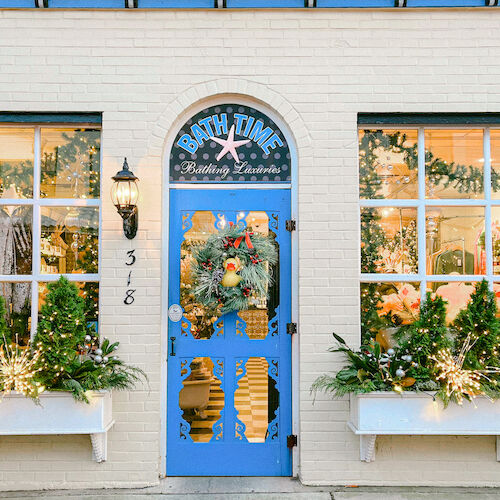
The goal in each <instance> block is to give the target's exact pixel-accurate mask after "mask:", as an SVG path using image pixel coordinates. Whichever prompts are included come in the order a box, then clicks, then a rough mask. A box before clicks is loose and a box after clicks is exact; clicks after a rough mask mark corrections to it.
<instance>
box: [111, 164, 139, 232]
mask: <svg viewBox="0 0 500 500" xmlns="http://www.w3.org/2000/svg"><path fill="white" fill-rule="evenodd" d="M112 179H113V180H114V181H115V182H114V184H113V187H112V188H111V199H112V200H113V203H114V205H115V207H116V208H117V210H118V213H119V214H120V215H121V218H122V219H123V232H124V233H125V236H126V237H127V238H128V239H129V240H132V239H133V238H135V235H136V234H137V227H138V209H137V198H138V197H139V188H138V187H137V181H138V180H139V179H138V178H137V177H136V176H135V175H134V173H133V172H132V171H130V170H129V168H128V163H127V158H125V159H124V161H123V168H122V170H120V171H119V172H117V173H116V175H115V176H114V177H112Z"/></svg>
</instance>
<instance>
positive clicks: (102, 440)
mask: <svg viewBox="0 0 500 500" xmlns="http://www.w3.org/2000/svg"><path fill="white" fill-rule="evenodd" d="M90 442H91V443H92V456H93V459H94V460H95V461H96V462H98V463H102V462H105V461H106V459H107V458H108V433H107V432H98V433H96V434H91V435H90Z"/></svg>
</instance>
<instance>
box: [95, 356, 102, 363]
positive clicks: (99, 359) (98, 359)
mask: <svg viewBox="0 0 500 500" xmlns="http://www.w3.org/2000/svg"><path fill="white" fill-rule="evenodd" d="M94 361H95V362H96V363H100V362H101V361H102V356H99V355H97V356H96V357H95V358H94Z"/></svg>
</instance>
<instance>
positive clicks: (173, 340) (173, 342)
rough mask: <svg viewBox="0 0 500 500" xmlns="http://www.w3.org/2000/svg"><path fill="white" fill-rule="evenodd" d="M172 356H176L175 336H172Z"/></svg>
mask: <svg viewBox="0 0 500 500" xmlns="http://www.w3.org/2000/svg"><path fill="white" fill-rule="evenodd" d="M170 356H175V337H170Z"/></svg>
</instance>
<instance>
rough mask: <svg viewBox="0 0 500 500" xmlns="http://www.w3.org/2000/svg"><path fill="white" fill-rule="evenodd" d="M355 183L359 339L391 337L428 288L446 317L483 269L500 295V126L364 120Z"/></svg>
mask: <svg viewBox="0 0 500 500" xmlns="http://www.w3.org/2000/svg"><path fill="white" fill-rule="evenodd" d="M359 190H360V205H361V207H360V234H361V248H360V254H361V262H360V271H361V288H360V299H361V332H362V337H363V340H367V339H369V338H375V337H377V336H378V338H379V340H380V341H381V342H387V341H388V340H387V339H389V340H390V335H387V332H390V331H391V329H392V328H397V327H398V325H401V324H408V322H411V321H413V320H414V319H415V318H416V316H415V315H416V314H418V305H416V301H415V300H413V299H414V298H415V297H416V296H418V298H419V302H420V301H422V300H424V299H425V295H426V292H430V293H432V294H436V295H440V296H442V297H443V298H445V300H446V301H447V321H448V322H449V323H451V322H453V320H454V319H455V318H456V316H457V314H458V312H459V311H460V310H462V309H463V308H465V306H466V305H467V303H468V301H469V297H470V292H471V291H472V290H473V285H474V283H475V282H477V281H480V280H482V279H484V278H486V279H487V280H488V281H489V283H490V288H491V289H492V290H494V291H495V293H497V296H498V297H499V302H500V128H494V127H473V126H471V127H457V126H454V127H451V126H449V127H443V126H441V127H437V126H432V127H425V126H421V127H414V128H412V127H401V128H398V127H391V128H387V129H379V128H375V127H372V128H370V127H369V126H368V127H364V128H363V129H361V130H359ZM388 200H390V201H388ZM497 282H498V283H497ZM402 293H404V294H405V295H404V296H403V295H402ZM408 297H409V298H408ZM386 337H387V338H386Z"/></svg>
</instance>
